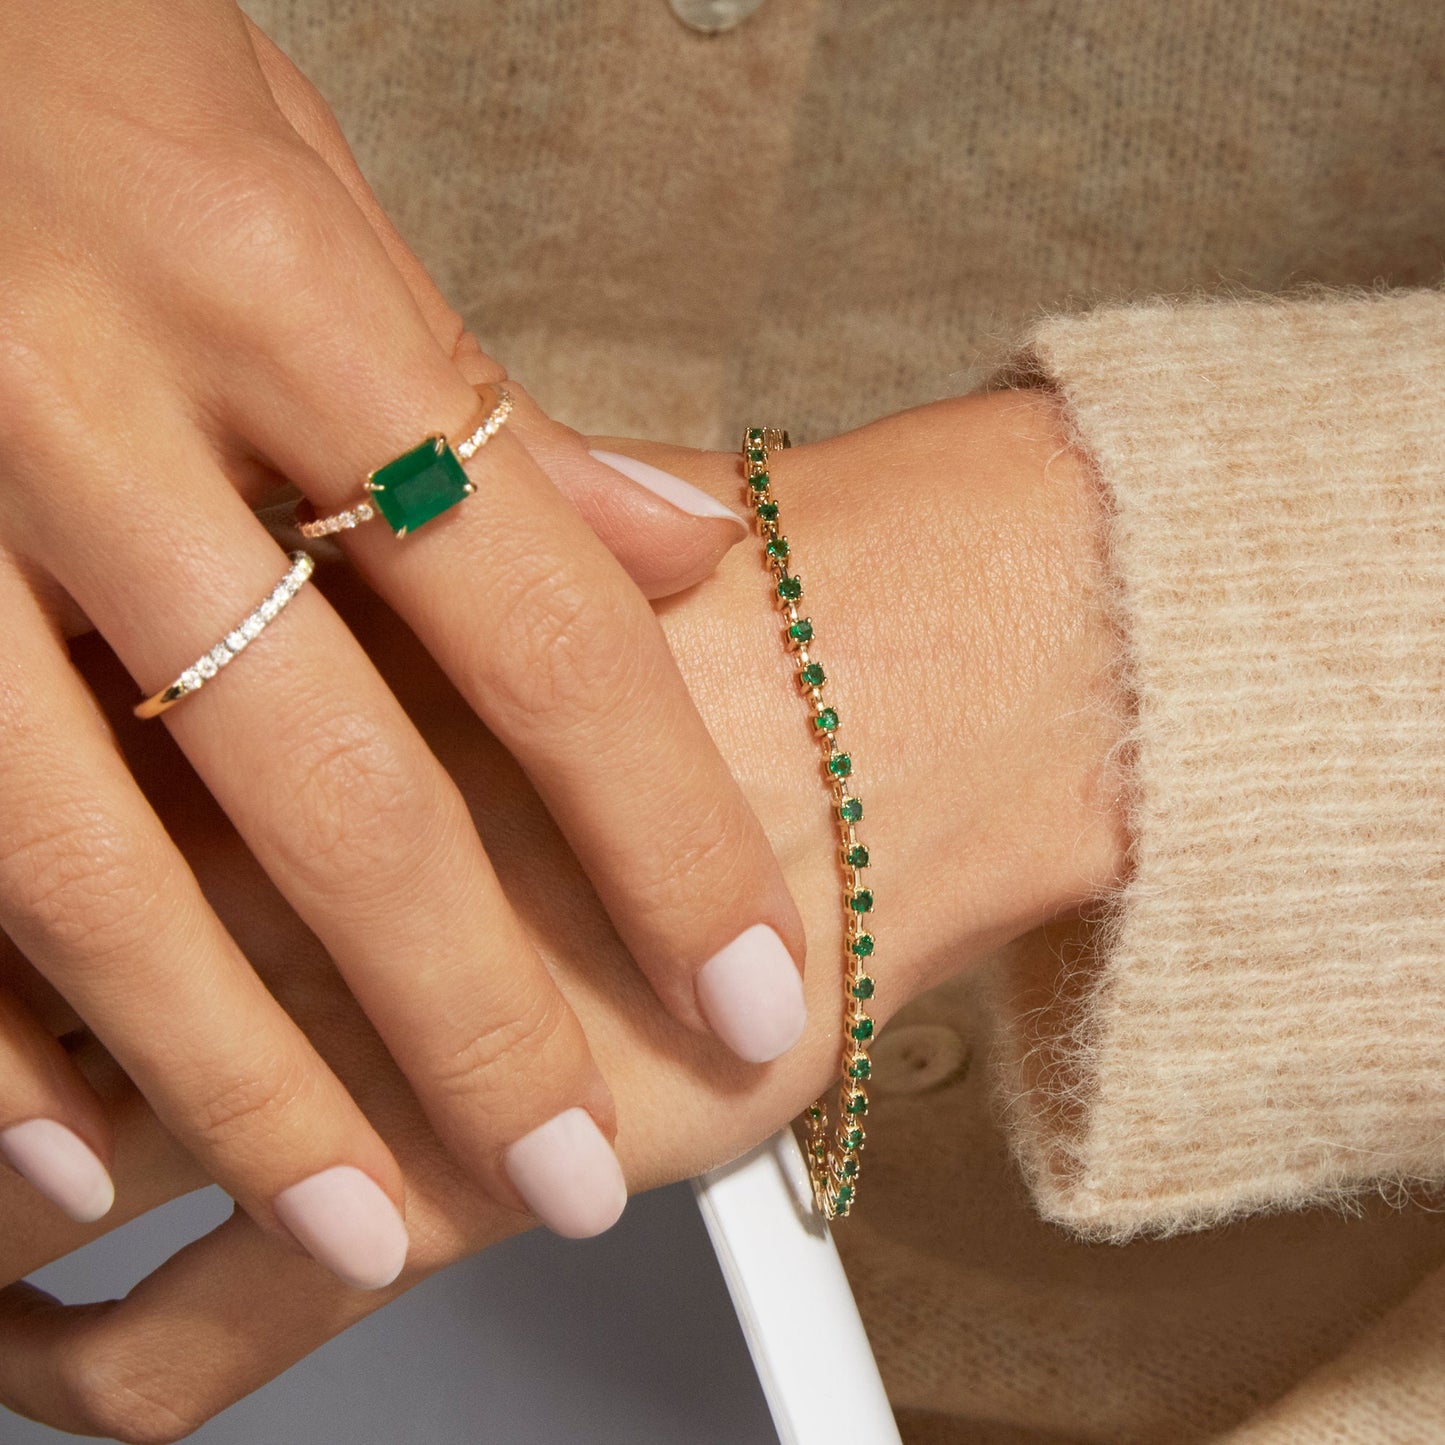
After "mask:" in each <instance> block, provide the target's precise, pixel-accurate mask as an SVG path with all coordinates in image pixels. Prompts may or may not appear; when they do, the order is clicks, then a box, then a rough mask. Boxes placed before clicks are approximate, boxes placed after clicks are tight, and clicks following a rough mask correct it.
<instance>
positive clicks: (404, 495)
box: [298, 382, 512, 537]
mask: <svg viewBox="0 0 1445 1445" xmlns="http://www.w3.org/2000/svg"><path fill="white" fill-rule="evenodd" d="M476 392H477V395H478V396H479V397H481V398H482V407H481V409H480V410H479V411H478V412H477V414H476V416H475V417H474V418H473V419H472V420H471V421H470V422H468V423H467V434H466V437H465V438H464V439H463V440H462V441H460V442H458V443H457V445H456V447H455V448H452V447H450V446H448V445H447V439H446V437H445V436H444V435H443V434H442V433H441V432H433V433H432V435H431V436H429V437H427V438H425V439H424V440H423V441H420V442H418V443H417V445H416V446H414V447H412V448H411V450H410V451H405V452H403V453H402V454H401V455H400V456H399V457H393V458H392V460H391V461H389V462H387V464H386V465H385V466H383V467H378V468H377V469H376V470H375V471H374V472H368V473H367V476H366V481H365V482H363V483H362V486H363V487H364V488H365V490H366V496H365V497H364V498H363V499H362V500H361V501H359V502H357V503H356V504H355V505H354V506H350V507H348V508H346V510H345V511H343V512H333V513H332V514H331V515H330V516H329V517H317V518H316V519H315V520H314V521H311V522H301V523H298V526H299V528H300V531H301V535H302V536H303V537H329V536H331V534H332V533H333V532H347V531H350V530H351V528H353V527H359V526H360V525H361V524H362V523H363V522H369V521H370V520H371V519H372V518H373V517H375V516H380V517H381V518H382V520H383V521H384V522H386V523H387V525H388V526H389V527H390V528H391V530H392V531H393V532H395V533H396V535H397V536H398V537H405V536H406V534H407V533H408V532H414V531H416V529H417V528H418V527H420V526H422V525H423V524H424V523H426V522H430V521H431V520H432V518H433V517H439V516H441V514H442V513H443V512H446V511H450V510H451V508H453V507H454V506H456V504H457V503H458V502H460V501H461V500H462V499H463V498H464V497H470V496H471V494H472V493H473V492H474V491H476V484H475V483H474V482H473V481H472V479H471V478H470V477H468V476H467V474H466V472H464V471H463V470H462V463H463V462H469V461H471V459H472V458H473V457H474V456H476V454H477V453H478V452H479V451H481V449H482V448H483V447H484V446H486V444H487V443H488V442H489V441H491V439H492V438H493V437H494V436H496V434H497V433H498V432H499V431H500V430H501V428H502V425H503V423H504V422H505V421H506V420H507V418H508V417H509V416H510V415H511V414H512V393H511V392H509V391H508V390H507V388H506V387H505V386H497V385H494V384H493V383H491V382H487V383H484V384H483V385H481V386H478V387H477V388H476Z"/></svg>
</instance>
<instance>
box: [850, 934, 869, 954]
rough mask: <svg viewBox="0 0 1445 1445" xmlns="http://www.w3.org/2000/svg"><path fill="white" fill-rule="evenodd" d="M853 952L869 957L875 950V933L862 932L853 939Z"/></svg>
mask: <svg viewBox="0 0 1445 1445" xmlns="http://www.w3.org/2000/svg"><path fill="white" fill-rule="evenodd" d="M853 952H854V953H856V954H857V955H858V957H859V958H867V957H868V955H869V954H870V953H872V952H873V935H872V934H871V933H860V934H859V935H858V937H857V938H855V939H854V940H853Z"/></svg>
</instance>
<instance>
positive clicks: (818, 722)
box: [813, 707, 838, 733]
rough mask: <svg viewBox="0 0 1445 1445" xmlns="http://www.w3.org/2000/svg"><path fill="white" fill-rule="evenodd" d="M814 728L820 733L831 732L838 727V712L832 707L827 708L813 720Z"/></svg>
mask: <svg viewBox="0 0 1445 1445" xmlns="http://www.w3.org/2000/svg"><path fill="white" fill-rule="evenodd" d="M813 726H814V727H815V728H817V729H818V731H819V732H824V733H826V732H831V731H832V730H833V729H834V728H835V727H837V726H838V714H837V712H836V711H835V710H834V709H833V708H831V707H825V708H824V709H823V711H822V712H820V713H819V714H818V715H817V716H816V717H815V718H814V719H813Z"/></svg>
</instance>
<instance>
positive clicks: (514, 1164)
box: [504, 1109, 627, 1239]
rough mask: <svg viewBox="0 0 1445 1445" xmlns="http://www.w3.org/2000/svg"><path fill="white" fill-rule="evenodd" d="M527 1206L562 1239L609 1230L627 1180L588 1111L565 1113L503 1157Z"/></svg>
mask: <svg viewBox="0 0 1445 1445" xmlns="http://www.w3.org/2000/svg"><path fill="white" fill-rule="evenodd" d="M504 1162H505V1164H506V1169H507V1177H508V1178H509V1179H510V1180H511V1181H512V1183H513V1185H515V1186H516V1190H517V1193H518V1194H520V1195H521V1196H522V1198H523V1199H524V1200H525V1201H526V1204H527V1208H528V1209H530V1210H531V1211H532V1213H533V1214H535V1215H536V1216H537V1218H538V1219H540V1220H541V1221H542V1223H543V1224H545V1225H546V1226H547V1228H548V1229H550V1230H551V1231H552V1232H553V1233H554V1234H560V1235H561V1236H562V1237H563V1238H564V1239H590V1238H591V1237H592V1236H593V1235H594V1234H601V1233H602V1231H603V1230H604V1229H611V1228H612V1226H613V1225H614V1224H616V1223H617V1221H618V1219H619V1217H620V1216H621V1214H622V1210H623V1207H624V1206H625V1205H626V1203H627V1181H626V1180H625V1179H623V1177H622V1166H621V1165H620V1164H618V1162H617V1155H616V1154H614V1153H613V1152H612V1146H611V1145H610V1144H609V1143H608V1142H607V1138H606V1136H605V1135H604V1134H603V1132H602V1130H601V1129H599V1128H598V1127H597V1125H596V1123H595V1122H594V1121H593V1118H592V1115H591V1114H589V1113H588V1112H587V1110H586V1109H564V1110H563V1111H562V1112H561V1113H560V1114H558V1115H556V1116H555V1117H553V1118H551V1119H548V1120H547V1122H546V1123H545V1124H539V1125H538V1126H537V1127H536V1128H535V1129H533V1130H532V1132H531V1133H530V1134H524V1135H523V1136H522V1137H521V1138H520V1139H518V1140H517V1142H516V1143H515V1144H513V1145H512V1147H511V1148H510V1149H508V1150H507V1153H506V1159H505V1161H504Z"/></svg>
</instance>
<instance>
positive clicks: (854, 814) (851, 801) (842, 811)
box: [838, 798, 863, 823]
mask: <svg viewBox="0 0 1445 1445" xmlns="http://www.w3.org/2000/svg"><path fill="white" fill-rule="evenodd" d="M838 816H839V817H840V818H841V819H842V820H843V821H844V822H845V823H859V822H862V820H863V804H862V802H861V801H860V800H859V799H857V798H844V799H843V802H842V805H841V806H840V807H839V809H838Z"/></svg>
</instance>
